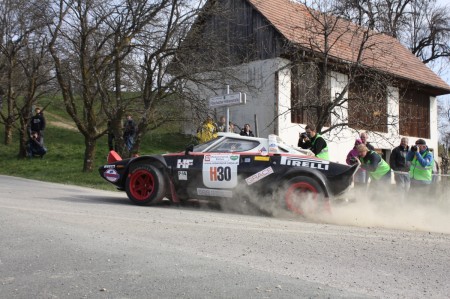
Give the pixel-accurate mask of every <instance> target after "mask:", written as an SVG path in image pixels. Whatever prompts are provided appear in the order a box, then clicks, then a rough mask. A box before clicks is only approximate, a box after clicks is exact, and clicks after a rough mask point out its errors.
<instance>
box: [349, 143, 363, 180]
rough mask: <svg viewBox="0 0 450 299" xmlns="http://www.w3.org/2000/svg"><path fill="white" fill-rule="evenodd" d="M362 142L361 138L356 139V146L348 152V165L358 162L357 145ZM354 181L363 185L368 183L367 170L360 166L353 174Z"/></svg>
mask: <svg viewBox="0 0 450 299" xmlns="http://www.w3.org/2000/svg"><path fill="white" fill-rule="evenodd" d="M360 144H362V141H361V139H356V140H355V146H354V147H353V148H352V149H351V150H350V151H349V152H348V154H347V159H346V162H347V164H348V165H354V164H357V163H358V161H357V160H358V149H357V146H358V145H360ZM353 183H354V184H355V187H356V185H362V184H365V183H366V171H365V170H364V169H362V168H359V169H358V171H357V172H356V173H355V175H354V176H353Z"/></svg>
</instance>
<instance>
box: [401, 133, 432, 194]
mask: <svg viewBox="0 0 450 299" xmlns="http://www.w3.org/2000/svg"><path fill="white" fill-rule="evenodd" d="M406 161H410V162H411V164H410V167H409V177H410V178H411V189H410V191H411V192H413V193H414V192H417V190H418V189H423V191H424V192H428V191H427V190H428V188H429V186H430V185H431V182H432V180H433V164H434V159H433V155H432V154H431V153H430V150H429V148H428V146H427V144H426V142H425V140H423V139H417V141H416V144H415V146H411V148H410V150H409V152H408V153H407V154H406Z"/></svg>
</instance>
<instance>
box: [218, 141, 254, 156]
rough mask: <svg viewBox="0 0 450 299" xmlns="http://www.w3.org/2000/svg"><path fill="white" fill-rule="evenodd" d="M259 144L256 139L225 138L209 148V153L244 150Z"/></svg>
mask: <svg viewBox="0 0 450 299" xmlns="http://www.w3.org/2000/svg"><path fill="white" fill-rule="evenodd" d="M258 146H259V142H258V141H256V140H255V141H253V140H239V139H232V138H229V139H226V140H224V141H223V142H221V143H220V144H218V145H217V146H215V147H214V148H212V149H211V150H209V152H211V153H233V152H246V151H249V150H252V149H254V148H256V147H258Z"/></svg>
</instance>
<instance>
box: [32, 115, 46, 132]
mask: <svg viewBox="0 0 450 299" xmlns="http://www.w3.org/2000/svg"><path fill="white" fill-rule="evenodd" d="M44 129H45V118H44V115H42V113H39V114H36V115H34V116H33V117H32V118H31V120H30V131H31V132H33V131H34V132H41V131H43V130H44Z"/></svg>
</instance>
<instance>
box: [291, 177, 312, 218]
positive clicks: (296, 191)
mask: <svg viewBox="0 0 450 299" xmlns="http://www.w3.org/2000/svg"><path fill="white" fill-rule="evenodd" d="M308 195H312V196H311V197H310V198H311V199H312V201H313V203H314V207H312V209H313V210H315V209H317V199H318V195H319V192H317V189H316V188H315V187H314V186H313V185H311V184H309V183H305V182H298V183H294V184H292V185H290V186H289V189H288V190H287V191H286V195H285V201H286V207H287V208H288V209H289V210H290V211H292V212H294V213H296V214H300V215H304V214H305V211H303V208H302V207H301V206H302V204H304V203H305V202H306V200H307V198H308V197H309V196H308Z"/></svg>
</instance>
